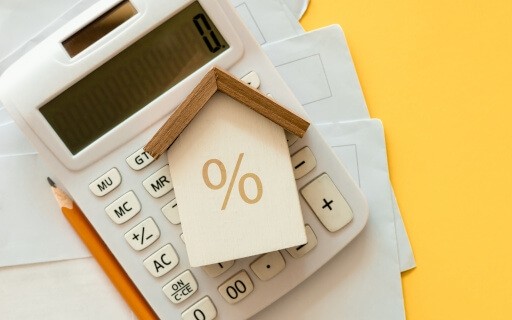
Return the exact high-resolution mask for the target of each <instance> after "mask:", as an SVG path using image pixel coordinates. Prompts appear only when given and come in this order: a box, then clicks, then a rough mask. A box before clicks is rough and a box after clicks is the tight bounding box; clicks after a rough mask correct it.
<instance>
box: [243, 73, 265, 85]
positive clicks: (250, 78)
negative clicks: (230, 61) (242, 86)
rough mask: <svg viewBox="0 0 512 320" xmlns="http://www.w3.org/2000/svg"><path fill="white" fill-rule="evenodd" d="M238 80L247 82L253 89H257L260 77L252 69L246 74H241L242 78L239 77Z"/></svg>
mask: <svg viewBox="0 0 512 320" xmlns="http://www.w3.org/2000/svg"><path fill="white" fill-rule="evenodd" d="M240 80H242V81H243V82H245V83H247V84H248V85H250V86H251V87H253V88H254V89H258V88H259V87H260V83H261V82H260V77H259V76H258V74H257V73H256V72H254V71H251V72H249V73H248V74H246V75H245V76H243V77H242V79H240Z"/></svg>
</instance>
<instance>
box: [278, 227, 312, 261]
mask: <svg viewBox="0 0 512 320" xmlns="http://www.w3.org/2000/svg"><path fill="white" fill-rule="evenodd" d="M306 237H307V239H308V242H307V243H305V244H301V245H300V246H296V247H291V248H288V249H286V251H288V253H289V254H290V255H291V256H292V257H294V258H295V259H298V258H301V257H303V256H304V255H306V253H308V252H309V251H311V250H313V248H314V247H316V245H317V243H318V240H317V239H316V235H315V233H314V232H313V229H311V227H310V226H309V225H308V224H307V225H306Z"/></svg>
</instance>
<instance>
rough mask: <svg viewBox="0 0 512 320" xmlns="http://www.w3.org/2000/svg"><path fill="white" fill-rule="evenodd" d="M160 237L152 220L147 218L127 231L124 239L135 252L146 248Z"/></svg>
mask: <svg viewBox="0 0 512 320" xmlns="http://www.w3.org/2000/svg"><path fill="white" fill-rule="evenodd" d="M159 237H160V230H159V229H158V226H157V225H156V223H155V221H154V220H153V219H152V218H147V219H146V220H144V221H142V222H141V223H139V224H138V225H136V226H135V227H134V228H133V229H131V230H130V231H128V232H127V233H126V234H125V235H124V238H125V239H126V241H128V243H129V244H130V246H131V247H132V248H133V249H134V250H137V251H140V250H142V249H144V248H147V247H148V246H149V245H150V244H152V243H153V242H155V241H156V240H157V239H158V238H159Z"/></svg>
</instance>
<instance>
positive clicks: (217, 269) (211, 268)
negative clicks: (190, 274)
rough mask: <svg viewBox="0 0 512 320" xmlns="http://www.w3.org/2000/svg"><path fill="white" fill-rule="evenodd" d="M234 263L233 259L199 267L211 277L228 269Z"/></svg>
mask: <svg viewBox="0 0 512 320" xmlns="http://www.w3.org/2000/svg"><path fill="white" fill-rule="evenodd" d="M234 264H235V260H230V261H225V262H219V263H214V264H209V265H207V266H203V267H201V268H202V269H203V271H204V272H206V274H207V275H208V276H210V277H212V278H215V277H218V276H220V275H221V274H223V273H224V272H226V271H228V270H229V268H231V267H232V266H233V265H234Z"/></svg>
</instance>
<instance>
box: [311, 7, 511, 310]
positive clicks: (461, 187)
mask: <svg viewBox="0 0 512 320" xmlns="http://www.w3.org/2000/svg"><path fill="white" fill-rule="evenodd" d="M334 23H337V24H340V25H341V26H342V28H343V29H344V31H345V35H346V37H347V40H348V44H349V46H350V49H351V52H352V56H353V58H354V62H355V66H356V70H357V72H358V74H359V77H360V81H361V85H362V87H363V91H364V94H365V97H366V101H367V103H368V107H369V109H370V114H371V116H372V117H375V118H380V119H382V121H383V123H384V128H385V130H386V139H387V147H388V156H389V163H390V172H391V180H392V182H393V185H394V187H395V191H396V194H397V198H398V203H399V205H400V208H401V210H402V213H403V217H404V221H405V225H406V227H407V230H408V232H409V236H410V239H411V242H412V245H413V248H414V252H415V256H416V260H417V264H418V267H417V268H416V270H413V271H411V272H408V273H406V274H404V275H403V276H402V280H403V284H404V295H405V303H406V313H407V317H408V319H412V320H417V319H464V320H467V319H507V320H509V319H512V204H511V200H512V2H511V1H505V0H504V1H485V0H480V1H473V0H470V1H441V0H429V1H370V0H311V5H310V7H309V9H308V12H307V13H306V16H305V17H304V18H303V19H302V24H303V25H304V27H305V28H306V29H307V30H312V29H315V28H318V27H322V26H326V25H329V24H334Z"/></svg>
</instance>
